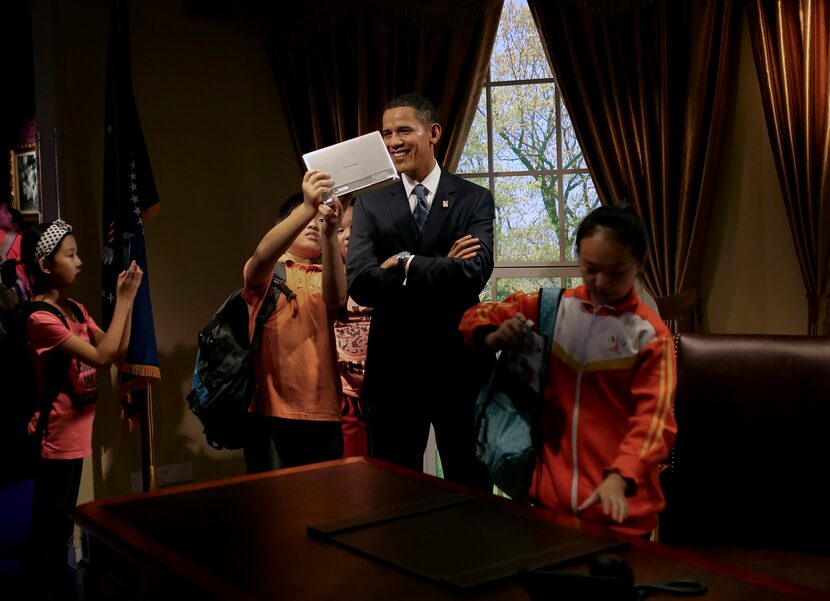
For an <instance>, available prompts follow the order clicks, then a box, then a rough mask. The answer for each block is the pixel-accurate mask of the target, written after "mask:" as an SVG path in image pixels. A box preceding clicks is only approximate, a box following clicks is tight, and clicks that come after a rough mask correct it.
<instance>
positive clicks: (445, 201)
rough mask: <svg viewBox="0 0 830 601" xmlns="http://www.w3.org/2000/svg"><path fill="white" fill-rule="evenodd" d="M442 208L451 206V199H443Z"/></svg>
mask: <svg viewBox="0 0 830 601" xmlns="http://www.w3.org/2000/svg"><path fill="white" fill-rule="evenodd" d="M441 208H442V209H449V208H450V201H449V200H442V201H441Z"/></svg>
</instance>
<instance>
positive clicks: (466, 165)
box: [456, 90, 490, 173]
mask: <svg viewBox="0 0 830 601" xmlns="http://www.w3.org/2000/svg"><path fill="white" fill-rule="evenodd" d="M488 167H489V164H488V162H487V96H486V95H485V93H484V90H482V91H481V96H480V97H479V99H478V108H476V114H475V117H474V118H473V125H472V127H470V133H469V135H468V136H467V143H466V144H465V145H464V152H463V153H462V154H461V160H460V161H459V162H458V169H457V170H456V173H487V172H488V171H489V170H490V169H489V168H488Z"/></svg>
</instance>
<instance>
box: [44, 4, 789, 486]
mask: <svg viewBox="0 0 830 601" xmlns="http://www.w3.org/2000/svg"><path fill="white" fill-rule="evenodd" d="M43 1H44V2H47V3H50V2H51V6H52V8H51V13H52V18H53V32H54V33H53V39H54V53H55V73H54V74H52V75H51V76H53V77H54V84H55V104H56V106H55V112H56V122H57V127H58V131H59V170H60V183H61V188H60V190H61V201H62V202H61V205H62V212H63V216H64V218H65V219H67V220H68V221H70V222H71V223H73V224H74V225H75V226H76V229H77V232H78V238H79V243H80V245H81V254H82V257H84V258H85V259H86V267H85V274H84V280H83V282H82V283H81V284H79V286H78V289H77V290H75V291H74V292H75V294H76V296H77V297H78V298H80V299H81V300H83V301H85V303H86V304H87V305H88V307H89V308H90V310H91V311H92V312H93V315H98V314H99V313H100V306H99V303H98V300H97V299H98V295H99V290H100V274H99V269H98V260H99V259H98V257H99V253H98V248H99V244H100V232H99V230H100V221H101V202H102V199H101V194H102V179H103V172H102V170H103V127H104V78H105V68H106V41H107V40H106V31H107V24H106V17H105V14H104V9H103V6H104V4H102V3H97V2H96V3H87V2H79V1H74V2H62V1H58V0H43ZM185 6H186V0H171V1H167V0H143V1H142V2H133V3H131V4H130V10H131V12H130V30H131V34H132V64H133V75H134V78H133V79H134V87H135V98H136V102H137V105H138V109H139V113H140V116H141V119H142V124H143V127H144V134H145V137H146V141H147V146H148V149H149V153H150V157H151V160H152V163H153V168H154V171H155V177H156V184H157V187H158V192H159V196H160V199H161V207H162V208H161V213H160V214H159V215H158V216H157V217H155V218H153V219H151V220H149V221H148V222H147V223H146V230H145V231H146V240H147V246H148V254H149V277H150V281H151V284H152V286H151V291H152V300H153V305H154V312H155V319H156V334H157V337H158V345H159V353H160V361H161V369H162V377H163V380H162V382H161V383H160V384H158V385H156V386H154V387H153V401H154V410H155V420H154V424H155V439H156V447H155V448H156V455H157V457H156V463H157V465H168V464H173V463H181V462H191V463H192V464H193V475H194V479H195V480H196V481H206V480H211V479H215V478H219V477H223V476H228V475H236V474H240V473H242V471H243V462H242V460H241V457H240V454H239V453H238V452H227V451H223V452H216V451H213V450H211V449H209V448H207V446H206V444H205V442H204V438H203V436H202V434H201V429H200V428H199V425H198V422H197V420H196V419H195V418H194V417H193V416H192V415H191V414H190V412H189V411H188V409H187V406H186V401H185V395H186V393H187V391H188V390H189V388H190V378H191V373H192V366H193V359H194V355H195V340H196V333H197V331H198V329H199V328H200V327H201V326H202V325H203V324H204V323H205V322H206V321H207V319H208V318H209V317H210V315H211V314H212V312H213V311H214V310H215V309H216V307H218V305H219V304H220V303H221V302H222V301H223V300H224V298H225V297H226V296H227V294H228V293H229V292H230V291H232V290H233V289H235V288H237V287H239V286H240V285H241V268H242V264H243V262H244V260H245V258H246V257H247V256H248V255H249V254H250V252H251V251H252V249H253V247H254V245H255V244H256V242H257V241H258V239H259V237H260V236H261V235H262V233H264V232H265V230H266V229H267V228H268V226H269V224H270V223H271V222H272V221H273V217H274V214H275V209H276V206H277V204H278V202H279V201H280V200H281V199H282V198H284V197H285V196H287V195H288V194H289V193H290V192H293V191H294V190H295V189H297V188H298V183H299V178H300V171H299V169H298V167H297V165H296V162H295V160H294V157H293V151H292V148H291V144H290V141H289V136H288V133H287V130H286V125H285V122H284V118H283V116H282V111H281V108H280V101H279V98H278V95H277V92H276V88H275V85H274V82H273V77H272V75H271V70H270V65H269V62H268V58H267V55H266V51H265V44H264V40H265V34H264V32H263V31H262V25H261V24H260V23H257V22H256V21H255V20H253V19H246V18H242V17H239V18H225V19H221V20H195V19H193V18H191V17H189V16H188V15H187V14H186V13H185ZM35 27H36V28H37V27H38V24H37V23H35ZM739 62H740V71H739V79H738V82H737V94H736V99H735V102H734V104H733V106H732V107H731V108H730V114H729V118H728V125H727V132H726V141H725V147H724V151H723V158H722V161H721V170H720V174H719V181H718V186H717V190H716V199H715V201H716V207H715V210H714V212H713V214H712V219H711V223H710V227H711V234H710V238H709V241H708V244H707V249H706V261H705V266H704V271H703V282H702V292H703V294H704V296H705V298H706V301H705V303H704V307H703V316H704V327H705V329H706V330H707V331H710V332H774V333H803V331H804V329H805V323H806V308H805V306H804V293H803V286H802V284H801V279H800V275H799V272H798V267H797V263H796V260H795V255H794V251H793V247H792V241H791V238H790V233H789V229H788V227H787V226H786V215H785V213H784V208H783V204H782V201H781V193H780V189H779V187H778V181H777V178H776V176H775V168H774V165H773V162H772V157H771V151H770V147H769V141H768V137H767V134H766V129H765V125H764V121H763V112H762V108H761V102H760V96H759V92H758V86H757V82H756V79H755V72H754V65H753V63H752V56H751V49H750V46H749V42H748V39H747V37H746V32H744V35H743V40H742V44H741V55H740V61H739ZM47 76H50V74H48V73H46V74H44V73H42V72H41V73H38V77H47ZM102 388H104V389H106V388H107V387H106V386H102ZM94 448H95V452H94V456H93V459H92V460H91V461H90V462H89V464H88V467H87V470H86V474H87V477H86V479H85V482H84V485H83V490H82V495H81V501H84V500H89V499H90V498H92V497H93V495H94V497H97V498H103V497H107V496H113V495H120V494H126V493H128V492H130V473H131V472H132V471H135V470H138V469H139V468H140V465H141V462H140V445H139V441H138V434H137V432H133V433H130V432H128V431H127V429H126V428H125V427H124V426H123V425H122V423H121V421H120V419H119V408H118V404H117V402H116V401H115V399H114V398H113V395H112V393H111V392H109V391H107V390H103V391H102V398H101V402H100V404H99V413H98V418H97V420H96V426H95V435H94Z"/></svg>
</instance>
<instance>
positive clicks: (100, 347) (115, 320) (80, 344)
mask: <svg viewBox="0 0 830 601" xmlns="http://www.w3.org/2000/svg"><path fill="white" fill-rule="evenodd" d="M143 276H144V272H143V271H141V268H140V267H139V266H138V265H137V264H136V262H135V261H133V262H132V263H131V264H130V266H129V267H128V268H127V270H126V271H122V272H121V274H120V275H119V276H118V283H117V285H116V288H115V309H114V310H113V314H112V320H111V321H110V326H109V328H107V331H106V332H100V331H96V332H95V334H94V342H95V344H94V345H92V344H89V343H88V342H87V341H86V340H83V339H82V338H80V337H78V336H70V337H69V338H68V339H67V340H66V341H64V342H63V343H62V344H61V345H60V346H59V347H58V348H60V350H61V351H63V352H64V353H66V354H67V355H69V356H71V357H74V358H75V359H80V360H81V361H83V362H84V363H87V364H89V365H94V366H96V367H105V366H107V365H109V364H111V363H112V362H113V361H115V360H116V359H118V358H119V352H121V355H122V356H123V353H124V352H126V348H127V344H128V343H129V338H130V317H131V316H132V310H133V301H134V300H135V295H136V292H138V288H139V286H141V280H142V278H143ZM122 345H123V350H122V349H121V347H122Z"/></svg>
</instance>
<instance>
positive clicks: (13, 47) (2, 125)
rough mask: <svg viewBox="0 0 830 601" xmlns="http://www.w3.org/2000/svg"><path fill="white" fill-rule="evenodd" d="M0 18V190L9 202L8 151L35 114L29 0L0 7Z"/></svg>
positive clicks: (18, 140) (23, 133) (14, 144)
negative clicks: (0, 63)
mask: <svg viewBox="0 0 830 601" xmlns="http://www.w3.org/2000/svg"><path fill="white" fill-rule="evenodd" d="M0 11H2V17H0V45H1V46H0V47H1V48H2V50H0V52H2V54H0V56H3V57H4V58H5V59H6V62H5V65H4V71H5V74H4V81H5V83H6V85H4V86H3V87H4V88H5V90H6V92H5V93H4V94H3V95H4V97H5V98H4V101H3V105H4V108H3V110H2V112H1V113H0V150H2V153H3V160H2V164H3V168H2V169H0V190H2V196H1V197H0V198H2V199H3V200H5V199H8V198H9V191H10V189H11V182H10V178H9V169H8V167H7V166H6V165H7V164H8V153H9V150H11V149H13V148H15V147H17V146H18V145H19V144H21V143H22V142H24V141H25V140H24V139H21V136H24V137H25V132H26V129H27V124H28V122H29V120H30V119H31V118H33V117H34V114H35V80H34V68H33V65H32V64H33V61H32V9H31V3H30V2H29V0H22V1H21V2H9V3H4V4H3V8H2V9H0Z"/></svg>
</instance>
